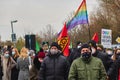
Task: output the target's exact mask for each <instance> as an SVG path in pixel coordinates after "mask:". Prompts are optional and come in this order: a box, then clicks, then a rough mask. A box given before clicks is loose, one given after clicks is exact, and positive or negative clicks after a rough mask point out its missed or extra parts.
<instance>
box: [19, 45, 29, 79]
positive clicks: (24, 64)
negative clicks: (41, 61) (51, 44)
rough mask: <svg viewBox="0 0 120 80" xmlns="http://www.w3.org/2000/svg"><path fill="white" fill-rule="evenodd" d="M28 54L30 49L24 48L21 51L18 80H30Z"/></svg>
mask: <svg viewBox="0 0 120 80" xmlns="http://www.w3.org/2000/svg"><path fill="white" fill-rule="evenodd" d="M27 53H28V49H27V48H25V47H23V48H22V49H21V51H20V57H19V58H18V59H17V68H18V69H19V75H18V80H29V58H28V54H27Z"/></svg>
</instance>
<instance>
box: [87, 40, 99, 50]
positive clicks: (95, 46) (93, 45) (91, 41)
mask: <svg viewBox="0 0 120 80" xmlns="http://www.w3.org/2000/svg"><path fill="white" fill-rule="evenodd" d="M88 44H89V45H90V46H91V47H94V48H95V49H97V45H96V42H95V41H94V40H90V41H89V42H88Z"/></svg>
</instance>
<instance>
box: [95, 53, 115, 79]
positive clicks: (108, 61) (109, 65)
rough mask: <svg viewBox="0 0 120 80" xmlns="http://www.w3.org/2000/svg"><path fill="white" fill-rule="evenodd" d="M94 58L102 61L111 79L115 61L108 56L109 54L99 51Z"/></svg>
mask: <svg viewBox="0 0 120 80" xmlns="http://www.w3.org/2000/svg"><path fill="white" fill-rule="evenodd" d="M93 56H94V57H97V58H99V59H101V60H102V62H103V65H104V67H105V70H106V72H107V75H108V76H109V78H110V77H111V75H112V71H113V68H112V65H113V60H112V59H111V58H110V57H109V56H108V55H107V53H102V52H98V51H97V52H96V53H95V55H93Z"/></svg>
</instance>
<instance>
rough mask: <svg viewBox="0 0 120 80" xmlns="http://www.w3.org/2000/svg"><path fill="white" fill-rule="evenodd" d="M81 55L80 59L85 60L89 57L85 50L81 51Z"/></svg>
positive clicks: (89, 54)
mask: <svg viewBox="0 0 120 80" xmlns="http://www.w3.org/2000/svg"><path fill="white" fill-rule="evenodd" d="M81 56H82V59H83V60H85V61H86V60H88V59H89V58H90V57H91V53H90V52H85V53H82V54H81Z"/></svg>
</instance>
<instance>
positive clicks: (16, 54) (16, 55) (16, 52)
mask: <svg viewBox="0 0 120 80" xmlns="http://www.w3.org/2000/svg"><path fill="white" fill-rule="evenodd" d="M12 50H13V51H15V55H14V58H16V57H19V52H18V49H17V48H13V49H12Z"/></svg>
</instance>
